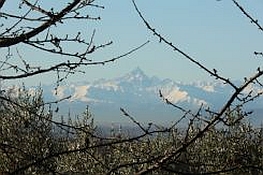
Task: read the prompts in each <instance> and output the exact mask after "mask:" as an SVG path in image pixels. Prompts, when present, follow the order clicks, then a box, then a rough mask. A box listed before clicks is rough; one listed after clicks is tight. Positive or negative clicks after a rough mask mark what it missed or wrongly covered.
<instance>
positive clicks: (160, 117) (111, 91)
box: [43, 68, 263, 123]
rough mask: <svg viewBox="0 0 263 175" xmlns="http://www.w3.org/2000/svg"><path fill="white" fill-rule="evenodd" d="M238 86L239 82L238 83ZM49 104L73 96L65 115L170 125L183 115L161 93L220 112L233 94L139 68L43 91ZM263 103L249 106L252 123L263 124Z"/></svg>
mask: <svg viewBox="0 0 263 175" xmlns="http://www.w3.org/2000/svg"><path fill="white" fill-rule="evenodd" d="M237 83H238V82H237ZM43 90H44V97H45V99H47V100H51V101H52V100H56V99H61V98H65V97H67V96H71V98H69V99H67V100H64V101H63V102H61V103H59V104H58V106H59V108H60V112H61V113H63V114H67V113H71V114H73V115H75V114H80V113H82V112H83V111H84V110H85V107H86V106H87V105H88V106H89V108H90V110H91V112H92V114H93V115H94V118H95V120H96V121H99V122H106V123H107V122H108V123H109V122H129V119H128V118H127V117H125V116H124V115H123V114H122V113H121V111H120V108H124V109H125V110H126V111H127V112H128V113H129V114H130V115H131V116H133V117H134V118H135V119H136V120H138V121H141V122H155V123H167V122H168V123H169V122H174V121H176V120H178V119H179V118H180V117H181V116H182V115H183V113H181V112H180V111H179V110H177V109H175V108H174V107H172V106H169V105H167V104H166V103H165V102H164V101H163V100H162V99H161V98H160V94H159V92H161V93H162V95H163V96H164V97H165V98H166V99H168V100H169V101H170V102H172V103H174V104H176V105H178V106H180V107H183V108H185V109H186V110H188V109H190V110H193V111H195V110H197V109H198V108H199V107H200V105H203V106H204V107H209V108H210V109H215V110H218V109H220V107H221V106H222V105H223V104H224V103H225V102H226V100H227V99H228V98H229V97H230V95H231V94H232V93H233V88H231V87H230V86H228V85H226V84H223V83H221V82H201V81H197V82H193V83H181V82H175V81H173V80H170V79H160V78H158V77H156V76H153V77H149V76H147V75H146V74H145V73H144V72H143V71H142V70H141V69H140V68H136V69H134V70H133V71H131V72H129V73H126V74H124V75H121V76H119V77H117V78H114V79H99V80H96V81H93V82H84V81H82V82H75V83H70V84H64V85H63V84H62V85H60V86H59V87H58V88H57V89H56V90H55V88H54V87H53V86H51V85H50V86H49V85H46V86H44V87H43ZM251 90H253V92H259V91H262V89H261V88H260V87H257V86H255V85H254V86H252V85H251V86H249V87H248V88H247V89H245V91H244V93H249V92H250V91H251ZM262 105H263V99H262V98H259V99H257V100H256V101H255V102H253V103H250V104H249V105H248V106H247V108H248V109H251V110H253V111H255V113H254V115H255V117H254V116H253V117H251V118H252V120H253V121H256V122H258V121H263V120H262V119H261V118H260V114H261V112H263V110H262V109H263V108H262V107H263V106H262Z"/></svg>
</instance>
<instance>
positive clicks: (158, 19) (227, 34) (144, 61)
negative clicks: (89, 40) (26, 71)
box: [6, 0, 263, 83]
mask: <svg viewBox="0 0 263 175" xmlns="http://www.w3.org/2000/svg"><path fill="white" fill-rule="evenodd" d="M136 2H137V4H138V7H139V8H140V10H141V12H142V13H143V14H144V16H145V18H146V19H147V20H148V21H149V23H150V24H151V25H152V26H154V28H156V30H157V31H158V32H160V33H161V34H162V35H163V36H165V37H166V38H167V39H168V40H170V41H171V42H172V43H174V45H176V46H177V47H179V48H180V49H181V50H183V51H185V52H187V53H188V54H189V55H191V56H192V57H194V58H195V59H196V60H197V61H199V62H200V63H203V64H204V65H205V66H207V67H208V68H210V69H213V68H216V69H217V70H218V71H219V73H222V74H223V75H224V76H226V77H229V78H231V79H235V80H236V79H243V77H244V76H247V75H251V74H253V72H255V71H256V69H257V67H258V66H260V65H262V63H263V59H260V58H257V57H255V56H254V55H253V52H254V51H263V48H262V44H263V33H262V32H261V31H259V30H258V29H257V28H256V27H255V26H253V24H251V23H250V21H249V20H248V19H247V18H245V17H244V15H243V14H242V13H241V12H240V10H239V9H238V8H237V7H236V6H235V5H234V3H233V2H232V1H229V0H222V1H217V0H166V1H160V0H136ZM239 2H240V4H241V5H243V6H244V7H245V8H246V9H247V11H248V12H249V13H250V14H251V15H252V16H255V17H256V18H257V19H258V20H259V22H260V23H262V24H263V1H262V0H254V1H244V0H240V1H239ZM53 4H54V3H53ZM97 4H100V5H103V6H105V9H104V10H102V9H91V10H90V15H91V16H98V15H99V16H100V17H101V18H102V20H101V21H99V22H98V21H97V22H96V21H94V22H92V21H91V22H86V23H81V24H80V25H79V24H78V23H77V22H76V21H75V22H73V23H72V24H71V25H69V26H67V27H65V28H63V30H65V31H64V32H67V31H74V30H78V28H82V30H83V31H87V37H88V36H90V33H91V32H92V31H93V29H96V37H95V43H97V44H103V43H105V42H108V41H111V40H112V41H113V45H111V46H110V47H108V48H106V49H104V50H100V51H98V52H97V53H96V54H94V55H91V58H92V59H94V61H96V60H103V59H109V58H111V57H115V56H118V55H120V54H123V53H125V52H127V51H129V50H130V49H132V48H134V47H137V46H139V45H140V44H142V43H144V42H145V41H147V40H150V43H149V44H148V45H147V46H145V47H144V48H142V49H141V50H139V51H137V52H136V53H134V54H132V55H130V56H128V57H125V58H123V59H121V60H119V61H117V62H114V63H109V64H107V65H105V66H96V67H94V66H93V67H87V68H83V70H84V71H86V74H76V75H73V76H71V78H70V81H80V80H85V81H92V80H94V79H98V78H113V77H117V76H120V75H123V74H125V73H127V72H129V71H131V70H132V69H134V68H136V67H140V68H141V69H142V70H144V71H145V73H146V74H147V75H149V76H153V75H157V76H159V77H161V78H171V79H173V80H176V81H185V82H191V81H197V80H207V79H208V80H212V79H211V77H210V76H209V75H206V73H204V71H202V70H200V69H199V68H198V67H197V66H195V65H193V64H192V63H190V62H189V61H187V60H186V59H185V58H184V57H182V56H181V55H180V54H178V53H176V52H174V51H173V50H172V49H170V48H168V47H167V46H166V45H164V44H163V43H159V42H158V39H157V38H156V37H155V36H153V35H152V33H151V32H150V31H149V30H147V29H146V27H145V25H144V24H143V22H142V20H141V19H140V18H139V16H138V14H137V13H136V11H135V9H134V7H133V5H132V1H131V0H100V1H97ZM8 7H9V8H10V7H12V3H11V4H9V6H7V7H6V8H8ZM21 47H23V46H21ZM23 50H24V52H26V53H27V52H28V51H30V54H31V56H32V59H31V60H32V62H34V61H37V62H39V61H38V60H41V62H43V64H45V62H49V63H52V59H51V58H48V59H47V58H46V57H42V56H41V54H39V52H34V51H32V50H28V51H27V49H23ZM26 53H25V54H26ZM36 58H37V59H36ZM54 77H55V76H54ZM47 80H51V78H50V75H46V76H41V78H39V77H36V78H33V79H30V81H29V82H31V83H32V82H33V83H38V81H44V82H47Z"/></svg>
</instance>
